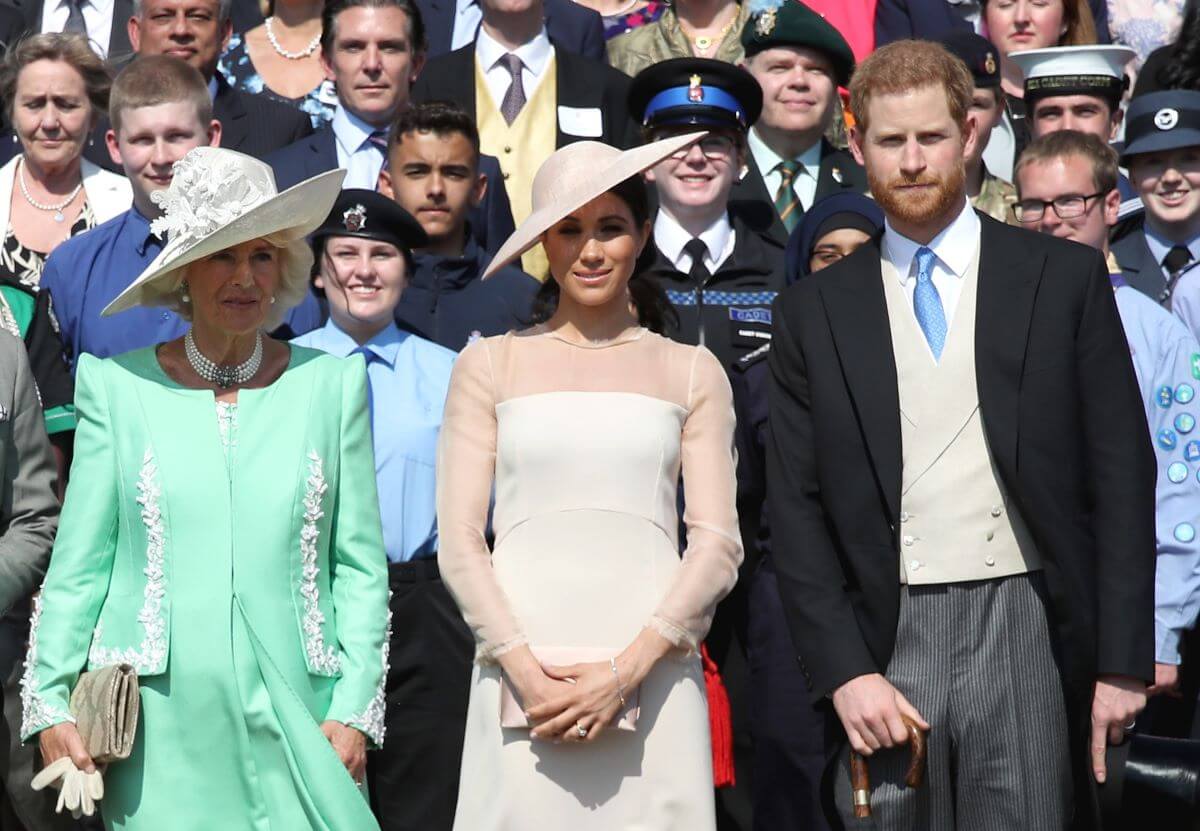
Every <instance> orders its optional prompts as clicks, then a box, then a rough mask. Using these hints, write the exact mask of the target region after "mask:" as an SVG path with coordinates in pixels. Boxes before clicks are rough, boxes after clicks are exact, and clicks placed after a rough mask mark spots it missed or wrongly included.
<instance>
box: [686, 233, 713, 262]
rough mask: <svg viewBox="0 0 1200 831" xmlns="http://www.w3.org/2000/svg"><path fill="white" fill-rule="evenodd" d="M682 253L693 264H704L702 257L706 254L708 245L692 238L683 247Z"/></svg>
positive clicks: (698, 238) (696, 238) (697, 238)
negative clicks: (690, 259) (689, 258)
mask: <svg viewBox="0 0 1200 831" xmlns="http://www.w3.org/2000/svg"><path fill="white" fill-rule="evenodd" d="M683 253H685V254H687V255H689V256H690V257H691V258H692V263H693V264H695V263H696V262H697V261H699V262H704V255H705V254H707V253H708V244H707V243H706V242H705V241H704V240H702V239H700V237H693V238H692V239H690V240H688V241H687V244H686V245H684V246H683Z"/></svg>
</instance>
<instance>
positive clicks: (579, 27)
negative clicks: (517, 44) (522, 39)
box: [416, 0, 608, 63]
mask: <svg viewBox="0 0 1200 831" xmlns="http://www.w3.org/2000/svg"><path fill="white" fill-rule="evenodd" d="M416 2H417V8H418V9H420V11H421V20H422V21H423V22H424V23H425V40H426V42H427V43H428V50H429V51H428V53H427V55H428V57H430V58H435V57H437V56H438V55H445V54H446V53H447V52H449V51H451V49H450V43H451V39H452V38H453V37H454V16H455V14H456V12H457V11H458V4H457V3H456V2H455V0H416ZM544 14H545V16H546V33H547V34H548V35H549V36H550V40H552V41H554V43H555V44H557V45H558V46H561V47H562V48H563V49H566V50H567V51H569V52H575V53H577V54H580V55H585V56H587V57H589V58H592V59H594V60H597V61H604V62H605V63H607V62H608V53H607V52H606V51H605V49H604V21H603V19H602V18H601V17H600V15H599V13H597V12H595V11H593V10H592V9H589V8H587V7H585V6H580V5H579V4H577V3H575V2H573V0H545V2H544Z"/></svg>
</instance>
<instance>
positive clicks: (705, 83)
mask: <svg viewBox="0 0 1200 831" xmlns="http://www.w3.org/2000/svg"><path fill="white" fill-rule="evenodd" d="M761 108H762V93H761V91H760V90H759V87H758V84H756V83H755V82H754V79H753V78H752V77H750V75H749V74H748V73H747V72H746V71H745V70H744V69H741V68H740V67H736V66H732V65H730V64H728V63H725V62H724V61H717V60H711V59H708V58H673V59H672V60H669V61H662V62H661V63H657V64H655V65H654V66H650V67H647V68H646V69H643V70H642V71H641V72H639V73H638V75H637V77H636V78H634V79H633V86H632V87H631V88H630V91H629V112H630V113H632V114H633V116H634V118H636V119H637V120H638V121H640V122H641V124H642V135H643V138H645V139H646V140H647V141H655V140H658V139H662V138H666V137H668V136H671V135H679V134H681V133H688V132H694V131H696V130H705V129H706V130H708V131H709V133H708V135H707V136H706V137H705V138H704V139H703V140H702V141H700V142H699V143H697V144H694V145H692V146H691V147H690V148H688V149H687V150H684V151H680V152H679V153H677V154H675V155H674V156H672V157H671V158H669V159H667V160H666V161H663V162H660V163H659V164H657V165H655V166H654V167H653V168H651V169H650V170H648V171H647V172H646V179H647V181H649V182H650V183H651V184H653V185H654V187H655V191H656V192H657V195H658V204H659V209H658V215H657V216H656V217H655V219H654V246H655V250H654V252H653V253H654V254H655V257H654V260H653V265H651V266H649V270H648V271H647V274H648V275H649V277H650V278H651V279H652V280H654V281H655V282H656V283H657V284H658V285H659V286H661V287H662V289H663V290H664V291H665V292H666V294H667V299H669V300H670V301H671V305H672V306H674V308H675V311H676V313H677V315H678V321H676V325H674V326H673V327H670V328H669V330H668V332H667V334H668V335H669V336H670V337H672V338H674V339H675V340H678V341H682V342H683V343H693V344H694V343H699V344H703V345H705V346H707V347H708V348H709V349H711V350H712V351H713V353H714V354H715V355H716V356H717V358H719V359H720V361H721V363H722V364H723V365H724V366H725V368H726V370H729V369H731V368H732V367H733V365H734V364H735V363H736V362H737V360H738V358H740V357H742V356H743V355H745V354H747V353H748V352H752V351H754V350H755V349H757V348H759V347H760V346H762V345H763V344H765V343H768V342H769V341H770V338H771V301H773V300H774V299H775V295H776V294H777V293H778V292H779V291H780V290H782V289H783V286H784V277H783V266H784V257H783V246H782V245H781V244H780V243H779V242H777V241H776V240H775V239H774V238H772V237H771V236H769V235H767V234H766V233H763V232H760V231H758V230H757V229H756V227H754V226H753V225H752V224H751V223H748V222H746V221H745V220H744V218H743V217H742V216H740V215H739V214H737V213H735V212H733V211H731V210H730V209H729V206H728V203H729V192H730V189H731V188H732V186H733V183H734V180H735V179H736V177H737V175H738V172H739V170H740V169H741V168H742V167H743V166H744V165H745V163H746V157H747V151H746V130H747V128H748V127H749V126H750V125H751V124H753V123H754V121H755V119H756V118H758V113H759V111H760V110H761Z"/></svg>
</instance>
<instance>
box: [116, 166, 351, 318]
mask: <svg viewBox="0 0 1200 831" xmlns="http://www.w3.org/2000/svg"><path fill="white" fill-rule="evenodd" d="M345 176H346V171H345V170H341V169H337V170H330V171H328V172H326V173H321V174H319V175H317V176H314V177H313V178H311V179H307V180H305V181H303V182H301V183H299V184H298V185H295V186H293V187H290V188H288V189H287V190H285V191H283V192H282V193H280V192H279V191H278V190H277V189H276V187H275V175H274V173H273V172H272V170H271V168H270V167H269V166H268V165H266V164H264V163H263V162H261V161H259V160H258V159H255V158H253V157H251V156H247V155H246V154H244V153H238V152H237V151H235V150H226V149H223V148H219V147H197V148H195V149H193V150H191V151H189V152H188V154H187V155H186V156H184V157H183V158H182V159H180V160H179V161H178V162H176V163H175V169H174V175H173V178H172V180H171V184H170V186H168V188H167V189H166V190H165V191H160V192H158V193H155V194H153V195H152V197H151V198H152V199H153V200H154V202H155V204H157V205H160V206H162V207H163V209H164V213H163V216H162V217H160V218H159V219H156V220H154V222H152V223H151V225H150V228H151V231H152V232H154V233H155V234H156V235H157V236H159V237H160V238H162V237H163V236H164V235H165V237H166V240H167V242H166V244H165V245H164V246H163V249H162V251H161V252H159V255H158V256H157V257H155V258H154V260H153V261H152V262H151V263H150V265H148V266H146V269H145V270H144V271H143V272H142V273H141V274H140V275H139V276H138V278H137V279H136V280H134V281H133V282H132V283H131V284H130V285H129V286H128V288H126V289H125V290H124V291H123V292H121V293H120V294H119V295H118V296H117V298H116V299H115V300H113V301H112V302H111V303H109V304H108V306H107V307H106V308H105V309H104V311H103V312H101V314H102V315H111V314H116V313H117V312H121V311H124V310H126V309H130V308H133V307H134V306H174V305H175V302H174V301H175V298H176V297H178V294H177V291H178V288H179V284H180V282H181V281H182V279H183V274H184V270H185V269H186V268H187V266H189V265H190V264H192V263H194V262H196V261H198V260H202V259H204V258H205V257H209V256H211V255H213V254H216V253H217V252H218V251H223V250H225V249H227V248H232V247H233V246H235V245H241V244H242V243H244V242H249V241H251V240H255V239H259V238H262V237H270V238H271V239H272V241H274V242H275V244H276V245H278V246H279V247H280V248H285V249H287V250H288V254H289V256H288V257H287V258H286V265H285V268H284V273H283V274H282V275H281V280H280V291H279V293H278V295H277V297H278V299H279V300H280V301H282V302H280V303H279V304H278V305H277V306H276V307H274V308H272V310H271V317H273V318H278V319H280V320H282V317H283V315H284V313H285V312H286V311H287V310H288V309H289V308H290V307H291V306H294V305H296V304H297V303H299V302H300V301H301V300H302V299H303V298H304V292H305V291H307V287H308V281H309V275H310V272H311V270H312V251H311V250H310V249H309V246H308V243H307V242H306V241H305V237H307V236H308V235H309V234H310V233H312V231H314V230H315V229H316V228H317V227H318V226H319V225H320V224H321V223H322V222H323V221H324V220H325V217H326V216H328V215H329V211H330V210H331V209H332V208H333V203H334V201H335V200H336V199H337V196H338V193H340V192H341V188H342V180H343V179H344V178H345ZM275 322H277V321H269V322H268V326H267V328H271V324H272V323H275Z"/></svg>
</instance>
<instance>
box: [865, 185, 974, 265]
mask: <svg viewBox="0 0 1200 831" xmlns="http://www.w3.org/2000/svg"><path fill="white" fill-rule="evenodd" d="M883 229H884V230H883V244H884V247H885V248H884V250H885V251H886V252H887V256H888V259H890V260H891V262H892V265H894V266H895V267H896V271H897V272H898V273H899V276H900V283H901V284H904V283H907V282H908V281H909V278H910V277H911V276H912V263H913V259H914V258H915V257H916V256H917V249H918V248H921V247H922V246H921V243H919V242H915V241H914V240H911V239H909V238H908V237H906V236H904V235H903V234H901V233H900V232H899V231H897V230H896V229H894V228H893V227H892V223H891V222H890V221H889V220H888V219H886V218H885V219H884V221H883ZM924 247H925V248H929V249H930V250H932V251H933V253H934V256H936V257H937V258H938V260H939V261H940V262H941V263H942V265H944V266H945V267H946V268H948V269H949V270H950V271H951V272H953V273H954V276H955V277H962V276H963V275H964V274H966V272H967V269H968V268H970V266H971V258H972V257H974V256H975V251H976V249H977V248H978V247H979V217H978V216H976V215H975V210H974V209H973V208H972V207H971V203H970V202H969V201H967V200H965V199H964V200H963V207H962V210H961V211H959V213H958V216H956V217H955V218H954V221H953V222H951V223H950V224H949V225H947V226H946V227H945V228H943V229H942V230H941V231H940V232H939V233H938V235H937V236H936V237H934V238H933V239H932V240H930V242H929V244H928V245H926V246H924Z"/></svg>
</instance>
